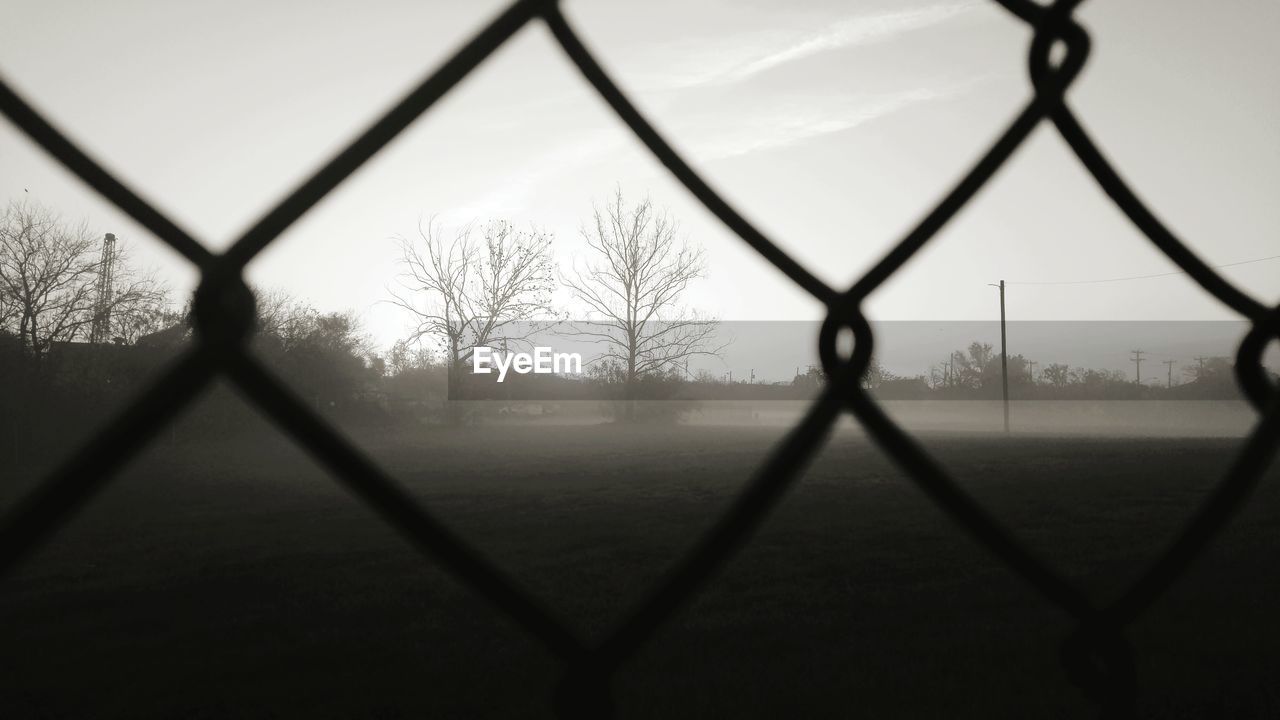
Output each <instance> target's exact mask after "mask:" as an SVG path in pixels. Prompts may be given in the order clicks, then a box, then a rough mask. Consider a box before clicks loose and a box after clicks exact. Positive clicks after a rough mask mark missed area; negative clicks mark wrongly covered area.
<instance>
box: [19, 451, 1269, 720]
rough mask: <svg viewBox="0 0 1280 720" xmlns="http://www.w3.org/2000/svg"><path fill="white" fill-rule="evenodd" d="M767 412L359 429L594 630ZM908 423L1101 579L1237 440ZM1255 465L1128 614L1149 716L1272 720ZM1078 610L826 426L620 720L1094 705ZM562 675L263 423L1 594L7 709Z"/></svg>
mask: <svg viewBox="0 0 1280 720" xmlns="http://www.w3.org/2000/svg"><path fill="white" fill-rule="evenodd" d="M780 433H781V429H766V428H742V427H738V428H713V427H701V428H685V427H667V428H625V427H615V426H600V427H577V428H537V427H506V428H490V429H473V430H469V431H462V430H453V431H446V430H438V429H437V430H435V431H434V432H430V431H426V432H415V433H412V434H411V433H408V432H406V433H403V434H395V435H387V434H382V435H380V436H378V437H369V438H366V439H364V440H363V444H364V446H365V447H366V448H367V449H368V450H369V451H370V452H371V453H372V454H374V455H375V456H376V457H377V458H378V459H379V460H380V462H382V463H383V465H384V467H386V468H388V469H389V470H390V471H391V472H392V473H393V474H394V475H395V476H396V477H397V478H398V479H399V480H400V481H401V482H402V483H404V484H405V485H406V486H407V487H409V488H411V489H412V491H413V492H414V493H415V494H416V495H418V496H419V497H420V498H421V499H422V500H423V501H424V502H426V503H428V504H429V505H430V506H431V507H432V508H433V509H435V511H436V512H437V513H438V515H439V516H440V517H442V518H445V519H446V520H447V522H448V523H449V524H450V525H451V526H452V527H454V528H456V529H457V530H458V531H460V532H461V533H463V534H464V535H466V536H467V537H469V538H471V539H472V540H474V542H475V543H476V544H477V545H478V546H479V547H481V548H482V549H483V550H485V551H486V552H487V553H489V554H490V555H491V556H492V557H493V558H495V559H496V561H497V562H498V563H500V564H501V565H502V566H503V567H504V568H506V569H507V570H509V571H510V573H511V574H513V575H514V576H515V577H517V578H518V579H519V580H520V581H521V582H523V583H524V584H525V585H526V586H527V587H528V588H530V589H531V590H532V591H534V592H536V593H537V594H538V595H540V596H541V597H543V598H545V599H546V601H547V603H548V604H550V605H552V606H553V607H555V608H558V609H559V611H560V613H561V614H562V616H563V617H565V618H567V619H570V620H571V622H572V623H573V624H574V626H575V627H577V628H579V629H580V631H581V632H582V633H583V634H590V635H598V634H600V633H602V632H604V631H605V630H606V629H607V628H609V627H610V626H611V623H613V622H614V621H615V620H616V619H618V618H619V617H620V616H621V615H622V614H623V613H624V612H625V610H626V609H627V608H628V607H630V606H631V605H632V604H633V603H634V602H635V601H636V600H637V599H638V598H639V597H640V596H641V595H642V594H643V593H644V592H645V591H646V589H647V588H648V587H649V586H650V585H651V583H653V582H654V581H655V580H657V579H658V578H659V577H660V576H661V574H662V572H663V570H664V569H665V568H666V567H668V566H669V565H670V563H671V562H672V561H673V559H674V558H675V557H677V556H678V554H679V553H680V552H681V550H682V549H683V548H684V547H686V546H687V545H688V544H689V543H690V542H691V541H692V540H693V539H694V538H695V537H696V536H697V535H698V534H699V533H700V532H702V531H703V530H704V529H706V528H707V526H708V525H709V524H710V522H711V521H712V519H713V518H714V517H715V516H716V514H717V513H719V512H720V511H721V510H722V509H723V508H724V507H725V506H726V503H727V502H728V501H729V499H730V497H731V495H732V493H733V492H734V491H735V490H736V489H737V488H739V487H740V486H741V485H742V483H743V482H744V480H745V478H746V477H747V476H748V475H749V474H750V472H751V470H752V469H753V468H754V467H755V466H756V465H757V464H758V463H759V462H760V461H761V460H762V458H763V457H764V455H765V453H766V452H767V450H768V448H769V447H770V446H771V445H772V444H773V443H774V442H776V440H777V439H778V438H779V437H780ZM926 439H927V442H928V443H929V445H930V446H931V447H933V448H934V449H935V450H936V452H937V453H938V455H939V457H941V458H942V459H943V460H944V461H945V462H946V463H947V464H948V465H949V466H950V467H951V468H953V469H954V471H955V472H956V474H957V475H958V476H959V477H960V478H961V479H962V480H963V482H964V483H965V485H966V486H967V487H968V488H969V489H970V490H971V491H972V492H973V493H974V494H976V495H977V496H979V497H980V498H981V499H983V500H984V501H985V502H986V503H988V504H989V506H990V507H991V508H993V509H994V510H995V511H997V512H998V513H999V514H1000V515H1001V516H1002V517H1003V518H1005V519H1006V521H1007V522H1008V523H1009V524H1010V525H1011V526H1012V527H1014V528H1015V529H1016V530H1017V531H1018V532H1019V533H1021V534H1022V535H1023V536H1024V537H1025V538H1026V539H1027V541H1028V543H1030V544H1031V545H1033V546H1034V547H1035V548H1036V549H1037V550H1038V551H1040V552H1041V553H1042V554H1043V555H1045V556H1048V557H1050V558H1051V559H1052V560H1053V561H1054V562H1056V563H1057V565H1058V566H1059V567H1061V568H1063V569H1064V570H1065V571H1066V572H1068V573H1069V574H1070V575H1071V576H1072V577H1074V578H1076V579H1078V580H1079V581H1080V582H1082V583H1084V584H1085V585H1086V586H1087V587H1088V588H1090V590H1091V592H1092V594H1093V596H1094V597H1095V598H1097V599H1099V600H1102V599H1105V598H1108V597H1112V596H1114V595H1115V594H1116V593H1117V592H1118V591H1119V589H1120V587H1121V586H1122V585H1123V583H1125V582H1126V581H1127V580H1129V579H1130V578H1132V577H1134V576H1135V574H1136V573H1137V572H1138V571H1139V569H1140V568H1141V566H1142V565H1143V563H1144V562H1145V561H1147V560H1148V559H1149V558H1151V557H1152V556H1153V555H1154V554H1155V553H1156V552H1157V551H1158V549H1159V548H1160V547H1161V546H1162V545H1163V543H1164V542H1165V541H1166V540H1167V539H1168V538H1169V537H1170V536H1171V534H1172V533H1173V532H1174V531H1175V530H1176V529H1177V528H1178V527H1179V526H1180V524H1181V522H1182V521H1183V519H1184V518H1185V517H1186V516H1187V515H1188V513H1189V512H1190V511H1191V509H1192V507H1193V506H1194V505H1195V503H1196V502H1197V501H1198V500H1199V499H1200V498H1201V497H1202V496H1203V495H1204V494H1205V492H1206V491H1207V489H1208V488H1209V486H1210V484H1211V483H1212V482H1213V481H1214V480H1215V479H1216V478H1217V477H1218V476H1219V475H1220V474H1221V472H1222V471H1223V469H1224V467H1225V465H1226V463H1227V462H1228V459H1229V457H1230V455H1231V453H1232V451H1233V449H1234V448H1235V447H1236V445H1237V441H1233V440H1226V439H1212V440H1167V439H1165V440H1133V439H1126V440H1103V439H1082V438H1074V439H1048V438H1038V439H1037V438H1025V437H1024V438H1018V437H1015V438H1012V439H1006V438H1002V437H999V436H980V437H979V436H971V437H963V436H948V437H944V436H934V437H929V438H926ZM16 475H17V477H12V476H11V477H10V479H9V480H8V481H7V483H8V486H7V487H6V488H5V490H4V491H2V492H0V498H3V500H4V503H5V505H6V506H7V504H8V502H10V501H11V499H12V496H13V495H14V494H15V493H16V492H17V491H18V489H19V488H20V487H21V486H22V485H23V483H24V482H25V480H24V478H23V477H22V475H23V473H22V472H18V473H16ZM1277 481H1280V473H1277V472H1276V471H1275V470H1274V469H1272V470H1271V471H1270V472H1269V474H1268V479H1267V480H1266V481H1265V482H1264V483H1263V485H1262V487H1261V488H1260V490H1259V491H1258V492H1257V494H1256V495H1255V496H1254V498H1253V500H1252V501H1251V503H1250V505H1249V507H1248V509H1247V510H1246V511H1245V512H1244V513H1243V514H1242V515H1241V516H1240V517H1239V518H1238V519H1237V520H1236V522H1235V523H1234V524H1233V525H1232V526H1231V528H1230V529H1229V530H1228V532H1227V533H1226V534H1225V535H1224V536H1223V537H1222V538H1221V539H1220V541H1219V542H1217V543H1216V544H1215V545H1214V546H1213V548H1212V549H1211V550H1210V551H1209V552H1208V553H1207V554H1206V555H1205V556H1204V557H1203V558H1202V559H1201V560H1200V561H1199V562H1198V563H1197V564H1196V565H1195V566H1194V568H1193V570H1192V571H1191V573H1190V574H1189V575H1188V576H1187V577H1186V578H1184V579H1183V580H1182V581H1181V582H1180V583H1179V584H1178V585H1176V586H1175V587H1174V589H1173V590H1172V591H1171V593H1170V594H1169V595H1168V596H1166V597H1165V598H1164V599H1163V600H1162V601H1161V602H1160V603H1159V604H1158V605H1157V606H1156V607H1155V608H1154V609H1153V610H1152V611H1151V612H1150V613H1149V614H1148V615H1147V616H1146V617H1145V618H1144V619H1143V620H1142V621H1141V622H1140V623H1139V624H1138V625H1136V626H1135V627H1134V629H1133V632H1132V636H1131V639H1132V642H1133V644H1134V646H1135V647H1136V648H1137V651H1138V653H1139V672H1140V674H1141V679H1142V684H1143V704H1142V711H1143V714H1144V715H1145V716H1148V717H1277V716H1280V602H1278V600H1277V598H1278V597H1280V596H1278V595H1277V591H1278V590H1280V582H1277V580H1278V579H1280V566H1278V563H1277V558H1278V557H1280V552H1278V551H1280V523H1278V522H1277V519H1280V488H1278V487H1276V484H1277ZM1071 627H1072V626H1071V624H1070V622H1069V620H1068V618H1066V616H1064V615H1063V614H1062V613H1060V612H1059V611H1057V610H1055V609H1054V608H1052V607H1051V606H1049V605H1047V604H1046V603H1045V602H1044V601H1042V600H1041V599H1040V598H1039V597H1038V596H1037V595H1035V594H1034V593H1033V592H1032V591H1031V590H1029V589H1028V587H1027V586H1026V585H1025V584H1024V583H1023V582H1022V581H1021V580H1019V579H1018V578H1017V577H1014V576H1013V575H1011V574H1010V573H1009V572H1008V571H1006V570H1005V569H1004V568H1003V567H1002V566H1001V565H999V564H997V563H996V562H995V561H994V560H992V559H991V558H989V557H988V556H987V555H986V553H985V552H984V551H983V550H982V549H981V548H979V547H978V546H977V545H975V544H974V543H973V542H971V541H970V540H969V539H968V538H967V537H966V536H963V535H962V534H960V533H959V532H958V531H957V529H956V527H955V526H954V525H953V524H952V523H951V522H950V520H949V519H948V518H946V517H945V516H943V515H942V513H941V512H940V511H939V510H937V509H935V508H934V507H933V506H932V505H931V504H930V503H929V501H928V500H927V499H926V498H925V497H924V496H923V495H922V494H921V493H920V492H919V491H918V490H917V489H916V488H915V487H914V486H913V485H912V484H911V483H910V482H909V481H908V480H907V479H905V478H904V477H903V476H902V475H901V474H900V473H899V472H898V471H897V470H896V468H895V467H893V466H892V465H891V464H890V463H889V462H888V461H887V460H886V459H885V458H884V457H883V456H882V455H881V454H880V453H879V452H878V451H877V450H876V449H875V448H874V446H872V445H871V444H869V443H868V442H867V441H866V439H865V438H862V437H860V436H858V435H857V434H856V433H851V432H848V433H841V434H838V435H837V436H836V437H834V438H833V439H832V440H831V442H830V443H829V444H828V446H827V447H826V449H825V451H824V452H823V454H822V455H821V457H820V459H819V460H818V461H817V462H816V464H815V465H814V466H813V467H812V468H811V469H810V470H809V471H808V472H807V473H806V475H805V477H804V479H803V480H802V481H801V482H800V483H799V484H797V485H796V486H795V487H794V488H793V490H792V492H790V493H789V494H788V496H787V498H786V499H785V501H784V502H783V503H782V504H781V505H780V506H779V507H778V508H777V509H776V512H775V513H774V514H773V515H772V516H771V517H770V519H769V520H768V522H767V523H766V525H765V526H764V528H763V529H762V531H761V532H760V533H759V535H757V536H756V537H755V539H754V540H753V541H752V542H751V543H750V545H749V546H748V547H746V548H745V549H744V550H743V551H742V553H741V554H740V555H739V556H738V557H737V558H736V559H735V560H734V561H733V562H732V564H731V565H730V566H729V567H728V568H727V569H726V571H725V572H723V573H722V574H721V575H720V576H718V577H716V578H714V579H713V580H712V581H711V582H710V583H709V584H708V585H707V586H706V589H705V592H704V593H703V594H702V595H700V596H699V598H698V599H697V600H696V601H695V602H694V603H693V604H692V605H690V606H689V607H687V608H686V609H685V610H684V611H683V612H682V613H681V614H679V615H678V616H677V617H676V619H675V620H674V621H673V622H672V623H671V624H670V625H668V626H666V627H665V628H664V629H663V631H662V632H661V633H660V634H659V635H657V636H656V637H654V638H653V639H652V640H651V642H650V643H649V644H648V645H646V646H645V648H644V650H643V652H642V653H641V654H640V655H639V656H638V657H637V658H636V659H635V660H634V661H633V662H631V663H630V664H628V665H627V666H625V667H624V668H623V671H622V672H621V673H620V675H619V676H618V678H617V682H616V684H615V687H614V691H615V697H616V698H617V703H618V706H619V707H620V709H621V715H622V716H623V717H663V718H666V717H726V718H727V717H782V716H790V717H848V716H860V717H955V716H967V717H1090V716H1091V715H1092V714H1093V713H1092V709H1091V706H1090V705H1088V704H1087V703H1086V702H1085V701H1083V700H1082V699H1081V698H1080V696H1079V694H1078V693H1077V691H1076V690H1075V689H1074V688H1073V687H1072V686H1071V685H1069V683H1068V682H1067V681H1066V679H1065V677H1064V675H1063V673H1062V672H1061V670H1060V669H1059V666H1058V663H1057V648H1058V643H1059V641H1060V640H1061V638H1063V637H1064V636H1065V635H1066V634H1067V633H1068V632H1069V631H1070V630H1071ZM557 678H558V673H557V666H556V664H555V661H554V659H553V658H552V657H551V656H550V654H549V653H548V652H546V651H545V650H543V649H542V648H540V647H539V646H538V645H537V644H536V643H535V642H534V641H533V640H532V639H531V638H530V637H529V636H527V635H526V634H525V633H524V632H523V631H522V630H521V629H520V628H518V627H516V626H515V625H513V624H512V623H510V622H509V621H507V620H506V619H505V618H504V617H503V616H502V615H500V614H499V613H498V612H496V611H495V610H494V609H492V608H491V607H490V606H489V605H488V604H487V603H486V602H485V601H484V600H482V599H480V598H479V597H478V596H476V595H474V594H473V593H471V592H470V591H469V590H467V589H466V588H465V587H462V586H461V585H459V584H458V583H457V582H455V581H454V580H453V579H452V578H451V577H450V576H449V575H448V574H447V573H445V572H444V571H442V570H441V569H440V568H438V567H437V566H435V565H434V564H433V562H432V561H430V560H429V559H424V558H423V557H422V556H420V555H418V554H417V553H416V552H415V551H413V550H412V549H411V548H410V547H409V546H408V545H407V544H406V543H405V542H403V541H402V540H400V539H399V538H398V536H396V535H395V534H394V533H393V532H392V531H390V530H389V529H387V528H386V527H385V526H383V525H382V524H380V522H379V521H378V520H377V519H376V518H375V517H374V516H373V515H372V514H371V513H370V512H369V511H367V510H366V509H365V508H364V507H363V506H361V505H360V504H359V503H357V502H355V501H354V500H352V499H351V498H350V497H349V496H348V495H347V494H346V493H345V492H344V491H343V490H342V489H341V488H340V487H339V486H338V485H337V484H336V483H335V482H333V481H332V480H331V479H330V478H329V477H328V476H326V475H325V474H324V473H323V472H322V471H320V470H319V469H318V468H317V467H316V466H315V465H314V464H313V463H312V462H311V461H310V460H309V459H307V458H306V456H305V455H303V454H302V453H300V452H299V451H297V450H296V449H294V448H293V447H292V446H290V445H289V444H288V443H286V442H284V441H282V440H280V439H279V438H278V437H277V436H274V435H272V434H270V433H266V432H264V433H263V435H262V437H261V438H260V439H258V440H256V441H253V442H246V443H237V444H229V443H225V442H222V443H219V442H210V443H208V444H205V445H197V444H191V443H179V444H173V443H169V442H166V443H161V444H160V445H158V446H157V447H155V448H153V449H151V450H149V451H147V453H146V454H145V455H144V456H143V457H142V458H141V459H139V460H138V461H136V462H134V463H133V464H132V465H130V466H129V468H128V469H127V471H126V472H125V473H124V474H123V475H122V476H121V477H120V478H119V481H118V482H117V483H116V484H114V485H113V486H111V487H110V488H109V489H108V490H107V491H106V492H105V493H104V494H103V495H102V496H100V497H99V498H98V500H97V501H96V502H95V503H93V504H92V505H91V506H90V507H88V508H87V509H86V510H85V511H84V512H82V513H81V514H80V515H78V516H77V518H76V519H75V520H74V521H73V522H72V523H71V524H70V525H68V526H67V527H66V528H65V529H64V531H63V532H62V533H61V534H60V535H59V536H58V537H57V539H56V540H54V541H53V542H52V543H50V544H49V545H47V546H46V547H45V548H44V549H42V550H41V551H40V552H39V553H38V554H36V555H35V556H33V557H31V558H29V559H28V560H27V561H26V562H25V563H24V564H23V565H22V566H21V567H20V569H19V570H18V571H17V573H16V574H15V575H13V576H10V577H8V578H6V579H4V580H3V582H2V583H0V717H3V718H20V717H131V718H132V717H196V718H204V717H293V716H301V717H485V716H500V717H538V716H543V715H545V714H546V708H547V705H548V703H547V700H548V697H549V695H550V693H551V688H552V687H553V686H554V685H555V682H556V680H557Z"/></svg>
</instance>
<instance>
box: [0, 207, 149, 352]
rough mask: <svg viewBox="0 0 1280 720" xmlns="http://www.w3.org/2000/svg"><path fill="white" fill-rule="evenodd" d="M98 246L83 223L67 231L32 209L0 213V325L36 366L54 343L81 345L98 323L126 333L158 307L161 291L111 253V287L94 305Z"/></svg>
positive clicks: (121, 254) (47, 213)
mask: <svg viewBox="0 0 1280 720" xmlns="http://www.w3.org/2000/svg"><path fill="white" fill-rule="evenodd" d="M100 242H101V240H100V237H99V236H98V235H96V234H94V233H91V232H90V231H89V229H88V226H87V225H86V224H85V223H83V222H82V223H80V224H78V225H69V224H67V223H66V222H64V221H63V220H62V218H60V217H59V216H58V215H57V214H56V213H54V212H53V211H51V210H49V209H48V208H45V207H43V206H41V205H39V204H37V203H33V202H30V201H23V202H16V201H14V202H10V203H9V204H8V206H7V207H6V208H5V209H4V210H3V212H0V305H3V306H4V308H5V309H4V310H0V320H3V321H4V323H5V327H6V328H7V329H9V330H11V331H12V332H14V333H15V334H17V335H18V336H19V337H20V338H21V339H22V343H23V348H24V349H25V351H26V352H27V353H28V354H29V355H30V356H31V357H33V358H35V359H36V360H40V359H42V358H43V357H44V356H45V355H46V354H48V352H49V349H50V348H51V347H53V345H54V343H58V342H69V341H72V340H76V339H84V338H86V336H87V335H88V331H89V328H90V326H91V325H92V324H93V322H94V320H95V319H96V318H98V317H99V316H102V315H104V314H105V315H107V316H109V317H110V318H111V320H112V326H113V328H118V329H127V328H129V327H130V323H131V321H133V320H138V319H140V318H142V317H144V316H145V315H146V314H149V313H151V312H152V311H154V310H155V309H156V308H157V307H162V306H163V303H164V300H165V296H166V295H167V293H166V291H165V289H164V288H163V287H162V286H161V285H160V283H158V282H157V281H156V280H155V278H154V276H153V275H150V274H143V273H139V272H137V271H136V270H135V269H134V268H132V267H131V266H130V265H129V262H128V252H127V248H119V249H118V250H117V252H116V261H115V272H114V273H113V276H112V283H111V285H112V286H111V287H110V288H109V289H108V292H107V293H106V297H104V298H102V299H103V300H104V302H102V303H99V302H98V301H99V295H98V288H97V285H98V278H99V273H100V272H101V264H102V263H101V256H100V253H99V247H100Z"/></svg>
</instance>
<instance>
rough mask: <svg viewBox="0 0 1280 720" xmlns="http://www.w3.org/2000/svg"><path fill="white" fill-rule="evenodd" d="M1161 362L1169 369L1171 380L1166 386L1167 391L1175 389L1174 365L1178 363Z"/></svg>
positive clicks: (1171, 361) (1172, 361)
mask: <svg viewBox="0 0 1280 720" xmlns="http://www.w3.org/2000/svg"><path fill="white" fill-rule="evenodd" d="M1161 362H1163V363H1164V364H1165V365H1166V366H1167V367H1168V368H1169V380H1168V384H1166V385H1165V389H1166V390H1167V389H1170V388H1172V387H1173V363H1174V362H1176V361H1174V360H1162V361H1161Z"/></svg>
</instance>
